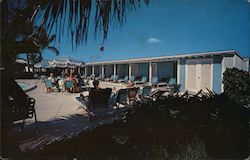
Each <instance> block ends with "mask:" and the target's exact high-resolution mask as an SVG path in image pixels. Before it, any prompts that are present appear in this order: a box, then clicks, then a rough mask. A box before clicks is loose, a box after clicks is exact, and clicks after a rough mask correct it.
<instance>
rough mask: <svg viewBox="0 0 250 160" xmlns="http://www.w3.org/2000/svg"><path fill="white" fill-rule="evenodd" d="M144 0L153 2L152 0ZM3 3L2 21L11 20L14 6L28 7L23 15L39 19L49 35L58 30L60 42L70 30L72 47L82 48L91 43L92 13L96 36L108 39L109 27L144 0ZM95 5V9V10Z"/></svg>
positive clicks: (45, 0)
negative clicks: (88, 41)
mask: <svg viewBox="0 0 250 160" xmlns="http://www.w3.org/2000/svg"><path fill="white" fill-rule="evenodd" d="M143 2H144V4H146V5H148V4H149V0H144V1H143ZM2 6H3V7H2V8H3V12H2V13H3V15H2V21H8V19H9V17H10V16H11V15H12V11H13V8H14V9H15V8H26V9H27V8H28V10H27V11H26V12H25V13H23V16H25V17H26V18H27V19H29V20H32V21H36V22H37V23H38V22H39V25H42V26H43V27H44V28H45V29H46V30H47V31H48V33H49V34H51V32H52V31H53V29H55V30H56V31H55V34H58V36H57V37H56V39H57V41H60V39H61V34H63V33H64V31H65V30H66V31H67V34H69V35H70V36H69V37H70V38H71V40H72V47H78V46H79V45H80V44H82V43H83V42H85V43H86V42H87V39H88V27H89V23H90V21H91V20H90V17H91V16H90V15H91V14H93V13H95V15H94V26H95V36H96V37H97V35H102V37H103V42H104V41H105V40H106V39H107V36H108V31H109V26H110V25H111V24H113V25H116V26H117V25H122V24H123V23H124V22H125V21H126V13H127V12H129V11H132V10H136V9H137V8H139V7H140V6H141V0H95V1H93V0H74V1H71V0H70V1H69V0H36V1H34V0H8V1H7V0H3V2H2ZM93 8H94V9H95V12H91V10H92V9H93ZM41 17H42V18H41ZM92 17H93V16H92ZM3 29H4V28H3Z"/></svg>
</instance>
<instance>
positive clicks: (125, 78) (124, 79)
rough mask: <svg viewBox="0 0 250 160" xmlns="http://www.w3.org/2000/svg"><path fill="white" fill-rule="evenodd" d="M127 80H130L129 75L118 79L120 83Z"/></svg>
mask: <svg viewBox="0 0 250 160" xmlns="http://www.w3.org/2000/svg"><path fill="white" fill-rule="evenodd" d="M127 81H128V76H125V77H124V78H122V79H119V80H118V82H119V83H122V82H127Z"/></svg>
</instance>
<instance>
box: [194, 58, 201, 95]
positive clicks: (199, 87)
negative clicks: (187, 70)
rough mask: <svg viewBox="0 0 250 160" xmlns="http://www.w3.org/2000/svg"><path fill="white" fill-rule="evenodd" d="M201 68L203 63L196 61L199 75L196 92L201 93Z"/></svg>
mask: <svg viewBox="0 0 250 160" xmlns="http://www.w3.org/2000/svg"><path fill="white" fill-rule="evenodd" d="M197 62H198V63H197ZM199 62H200V63H199ZM201 66H202V65H201V61H200V60H197V61H196V73H197V77H196V86H195V91H199V90H200V89H201Z"/></svg>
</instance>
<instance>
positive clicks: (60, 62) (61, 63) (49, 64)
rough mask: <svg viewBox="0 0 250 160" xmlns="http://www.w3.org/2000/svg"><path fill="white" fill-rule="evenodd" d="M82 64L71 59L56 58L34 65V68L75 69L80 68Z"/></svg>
mask: <svg viewBox="0 0 250 160" xmlns="http://www.w3.org/2000/svg"><path fill="white" fill-rule="evenodd" d="M82 66H84V63H83V62H82V61H79V60H77V59H74V58H72V57H57V58H56V59H54V60H51V61H41V62H40V63H37V64H35V65H34V67H36V68H55V67H58V68H76V67H82Z"/></svg>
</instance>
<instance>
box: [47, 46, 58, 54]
mask: <svg viewBox="0 0 250 160" xmlns="http://www.w3.org/2000/svg"><path fill="white" fill-rule="evenodd" d="M44 49H49V50H51V51H52V52H55V53H56V55H57V56H58V55H59V51H58V49H57V48H56V47H53V46H47V47H46V48H44Z"/></svg>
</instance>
